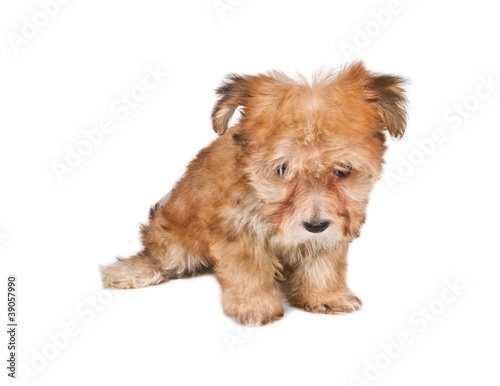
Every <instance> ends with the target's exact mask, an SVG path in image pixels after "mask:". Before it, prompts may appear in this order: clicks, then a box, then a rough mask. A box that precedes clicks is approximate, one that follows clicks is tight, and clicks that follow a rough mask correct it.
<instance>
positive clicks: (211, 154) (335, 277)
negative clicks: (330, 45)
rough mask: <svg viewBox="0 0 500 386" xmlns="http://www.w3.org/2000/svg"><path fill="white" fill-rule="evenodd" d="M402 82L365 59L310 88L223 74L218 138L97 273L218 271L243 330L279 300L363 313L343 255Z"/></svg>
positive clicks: (138, 277) (397, 112)
mask: <svg viewBox="0 0 500 386" xmlns="http://www.w3.org/2000/svg"><path fill="white" fill-rule="evenodd" d="M403 84H404V80H403V79H402V78H400V77H397V76H393V75H382V74H376V73H372V72H369V71H368V70H366V68H365V67H364V65H363V64H362V63H360V62H356V63H353V64H351V65H348V66H346V67H344V68H343V69H341V70H340V71H338V72H333V71H322V72H319V73H317V74H316V75H314V76H313V79H312V80H311V81H310V82H308V81H307V80H305V79H304V78H303V77H299V79H298V80H295V79H292V78H290V77H288V76H286V75H285V74H283V73H282V72H278V71H272V72H269V73H266V74H263V75H254V76H248V75H234V74H233V75H230V76H228V77H227V79H226V80H225V82H224V83H223V84H222V86H221V87H220V88H219V89H218V90H217V94H218V95H219V100H218V102H217V103H216V105H215V107H214V110H213V114H212V122H213V129H214V130H215V131H216V132H217V133H218V134H219V136H220V137H219V138H218V139H216V140H215V141H214V142H212V143H211V144H210V145H209V146H208V147H207V148H205V149H203V150H201V151H200V152H199V153H198V155H197V157H196V158H195V159H194V160H193V161H192V162H191V163H190V165H189V167H188V169H187V172H186V173H185V175H184V176H183V177H182V179H181V180H180V181H179V182H178V183H177V184H176V185H175V187H174V188H173V189H172V191H171V192H170V193H169V194H168V195H167V196H166V197H165V198H163V199H162V200H161V201H159V202H158V203H157V204H156V205H154V206H153V207H152V208H151V210H150V212H149V223H148V224H147V225H143V226H142V227H141V231H142V242H143V245H144V249H143V250H142V251H141V252H139V253H138V254H137V255H135V256H132V257H129V258H126V259H121V258H119V259H118V261H116V262H115V263H114V264H112V265H108V266H103V267H101V271H102V279H103V283H104V286H105V287H106V288H115V289H128V288H140V287H145V286H149V285H154V284H158V283H161V282H164V281H167V280H169V279H173V278H179V277H186V276H192V275H196V274H198V273H200V272H202V271H204V270H207V269H213V271H214V272H215V276H216V278H217V280H218V281H219V283H220V284H221V286H222V303H223V308H224V312H225V313H226V315H228V316H230V317H232V318H233V319H235V320H236V321H238V322H240V323H242V324H246V325H264V324H266V323H269V322H273V321H275V320H277V319H279V318H281V317H282V316H283V306H282V304H281V300H282V299H283V298H285V297H286V299H287V300H288V301H289V303H290V304H291V305H293V306H296V307H300V308H303V309H305V310H306V311H310V312H319V313H326V314H344V313H349V312H352V311H355V310H358V309H359V308H360V307H361V301H360V300H359V299H358V298H357V297H356V295H355V294H354V293H353V292H352V291H351V290H350V289H349V287H348V286H347V283H346V271H347V253H348V248H349V243H350V242H351V241H352V240H353V239H354V238H356V237H358V236H359V232H360V228H361V225H362V224H363V223H364V221H365V211H366V206H367V204H368V200H369V194H370V191H371V190H372V188H373V185H374V184H375V182H376V181H377V180H378V179H379V178H380V175H381V171H382V164H383V155H384V152H385V150H386V146H385V140H386V135H385V132H386V131H387V132H388V133H389V134H390V135H391V136H392V137H394V138H400V137H401V136H402V135H403V134H404V131H405V127H406V118H407V117H406V110H405V107H406V98H405V92H404V89H403V88H402V86H403ZM238 107H241V109H242V110H241V119H240V120H239V122H238V123H236V124H235V125H234V126H232V127H230V128H228V123H229V121H230V119H231V117H232V116H233V113H234V112H235V110H236V109H237V108H238ZM226 132H227V133H226ZM311 224H312V225H311ZM318 224H320V225H318ZM325 224H326V225H327V228H326V229H324V230H323V231H321V232H317V233H312V232H311V231H308V230H306V225H307V226H308V227H309V229H314V230H316V231H317V230H318V228H319V227H324V226H325Z"/></svg>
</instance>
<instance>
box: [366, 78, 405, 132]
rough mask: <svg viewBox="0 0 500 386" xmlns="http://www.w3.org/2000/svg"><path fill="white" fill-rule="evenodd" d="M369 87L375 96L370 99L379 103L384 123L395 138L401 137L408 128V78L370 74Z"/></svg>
mask: <svg viewBox="0 0 500 386" xmlns="http://www.w3.org/2000/svg"><path fill="white" fill-rule="evenodd" d="M370 75H371V76H370V80H369V82H368V86H367V87H368V89H369V90H371V91H372V92H373V94H374V95H373V96H372V97H371V98H369V99H368V101H369V102H371V103H376V104H377V105H378V109H379V114H380V116H381V118H382V124H383V125H384V127H385V128H386V129H387V131H388V132H389V134H390V135H391V137H392V138H394V139H400V138H401V137H402V136H403V134H404V133H405V130H406V121H407V118H408V115H407V112H406V104H407V99H406V93H405V90H404V89H403V85H404V84H405V83H406V80H405V79H404V78H402V77H399V76H395V75H384V74H370Z"/></svg>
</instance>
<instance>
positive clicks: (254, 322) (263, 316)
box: [223, 299, 285, 326]
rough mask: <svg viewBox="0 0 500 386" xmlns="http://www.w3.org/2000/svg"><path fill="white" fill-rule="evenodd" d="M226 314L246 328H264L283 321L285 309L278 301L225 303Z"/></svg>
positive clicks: (255, 300)
mask: <svg viewBox="0 0 500 386" xmlns="http://www.w3.org/2000/svg"><path fill="white" fill-rule="evenodd" d="M223 307H224V313H225V314H226V315H227V316H229V317H230V318H232V319H233V320H235V321H236V322H238V323H240V324H242V325H245V326H264V325H266V324H269V323H272V322H275V321H277V320H279V319H281V318H282V317H283V315H284V312H285V311H284V309H283V306H282V305H281V303H280V302H279V300H278V299H276V300H264V301H263V300H262V299H260V300H259V299H252V300H250V301H241V302H239V301H227V300H226V301H224V303H223Z"/></svg>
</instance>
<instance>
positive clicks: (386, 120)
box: [339, 62, 407, 139]
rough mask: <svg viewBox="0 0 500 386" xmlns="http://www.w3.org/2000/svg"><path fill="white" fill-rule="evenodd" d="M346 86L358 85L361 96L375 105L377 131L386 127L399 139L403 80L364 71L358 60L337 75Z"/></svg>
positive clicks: (403, 112)
mask: <svg viewBox="0 0 500 386" xmlns="http://www.w3.org/2000/svg"><path fill="white" fill-rule="evenodd" d="M339 78H340V80H341V81H342V82H345V85H346V87H348V88H350V89H357V90H359V88H358V87H360V88H361V92H362V95H363V98H364V99H365V100H366V101H367V102H369V103H372V104H374V105H375V107H376V110H377V113H378V115H379V117H380V125H381V127H380V128H377V129H381V130H387V131H388V132H389V134H390V135H391V137H392V138H395V139H400V138H401V137H402V136H403V134H404V132H405V129H406V120H407V113H406V104H407V100H406V95H405V90H404V89H403V86H404V84H405V83H406V80H405V79H404V78H402V77H399V76H395V75H385V74H378V73H373V72H370V71H368V70H367V69H366V68H365V66H364V64H363V63H362V62H354V63H352V64H351V65H349V66H347V67H345V68H344V69H343V70H342V71H341V73H340V74H339Z"/></svg>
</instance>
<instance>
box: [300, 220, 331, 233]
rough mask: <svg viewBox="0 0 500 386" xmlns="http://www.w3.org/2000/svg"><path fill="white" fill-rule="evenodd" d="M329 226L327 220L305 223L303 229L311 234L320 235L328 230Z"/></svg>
mask: <svg viewBox="0 0 500 386" xmlns="http://www.w3.org/2000/svg"><path fill="white" fill-rule="evenodd" d="M329 224H330V221H328V220H312V221H310V222H305V223H304V228H306V229H307V230H308V231H309V232H311V233H320V232H323V231H324V230H325V229H326V228H328V225H329Z"/></svg>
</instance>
